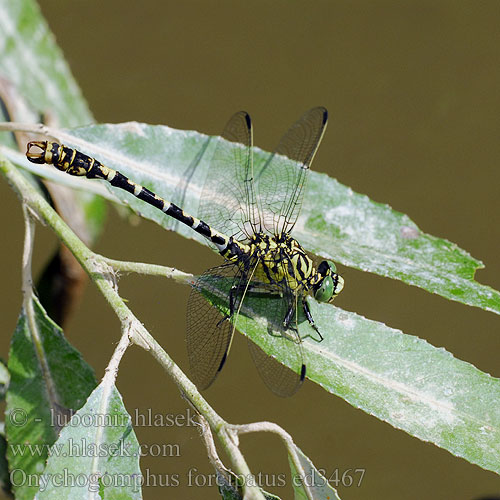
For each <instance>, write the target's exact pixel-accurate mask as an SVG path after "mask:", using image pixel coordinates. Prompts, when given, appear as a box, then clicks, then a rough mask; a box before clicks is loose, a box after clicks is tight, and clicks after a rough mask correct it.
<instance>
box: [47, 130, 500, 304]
mask: <svg viewBox="0 0 500 500" xmlns="http://www.w3.org/2000/svg"><path fill="white" fill-rule="evenodd" d="M61 138H62V139H63V141H64V142H65V143H67V145H69V146H72V147H76V148H78V149H80V150H81V151H82V152H84V153H86V154H89V155H90V156H93V157H96V158H97V159H98V160H99V161H101V162H102V163H104V164H106V165H107V166H109V167H111V168H114V169H117V170H120V171H121V172H122V173H124V174H125V175H127V176H129V177H130V178H131V179H132V180H134V181H135V182H138V183H140V184H142V185H144V186H146V187H147V188H149V189H151V190H153V191H154V192H156V193H157V194H158V195H160V196H162V197H164V198H166V199H167V200H169V201H173V202H174V203H175V202H176V201H177V202H178V200H177V198H178V197H179V190H178V186H179V185H181V184H182V179H183V176H184V175H185V172H191V171H192V170H193V169H194V168H196V175H193V176H192V184H190V185H189V187H188V189H187V190H186V192H185V193H184V194H185V196H184V203H183V206H182V208H183V209H184V210H185V211H186V212H187V213H191V214H193V215H196V212H197V209H198V202H199V197H200V193H201V191H202V187H203V179H204V177H205V175H206V171H207V168H208V164H209V162H210V158H211V156H212V153H213V146H214V144H213V143H214V141H211V143H210V138H209V137H208V136H205V135H203V134H199V133H197V132H186V131H180V130H175V129H171V128H168V127H164V126H151V125H144V124H139V123H125V124H121V125H94V126H89V127H84V128H78V129H75V130H72V131H69V132H67V133H64V134H63V135H62V137H61ZM267 156H268V153H265V152H263V151H261V150H259V149H257V148H256V149H255V151H254V162H255V170H256V172H258V171H259V168H260V167H262V165H263V164H264V162H265V160H266V159H267ZM47 168H53V167H48V166H45V167H42V169H41V172H43V169H47ZM42 175H43V174H42ZM228 175H231V172H229V171H228ZM106 185H107V186H108V188H109V189H110V190H112V192H113V194H114V195H116V197H118V198H119V199H120V200H121V201H122V203H123V204H127V205H130V207H132V209H133V210H134V211H136V212H137V213H138V214H140V215H141V216H143V217H146V218H148V219H151V220H153V221H155V222H157V223H158V224H160V225H162V226H163V227H165V228H169V229H171V228H175V229H176V231H178V232H179V233H181V234H183V235H185V236H186V237H189V238H194V239H197V240H198V241H204V240H203V238H201V237H199V236H198V235H196V234H195V233H194V231H192V230H191V229H189V228H187V227H180V226H181V225H179V224H178V225H176V224H174V223H173V221H172V219H171V218H170V217H168V216H167V215H165V214H163V213H161V212H160V211H159V210H157V209H155V208H153V207H150V206H148V205H146V204H145V203H143V202H141V201H140V200H138V199H136V198H134V197H133V196H132V195H130V194H128V193H125V192H124V191H123V190H120V189H116V188H112V187H110V186H109V185H108V183H106ZM317 200H321V203H318V201H317ZM215 229H217V228H215ZM293 236H294V237H295V238H296V239H297V240H298V241H299V242H300V243H301V244H302V245H303V246H304V248H306V249H307V250H309V251H311V252H313V253H315V254H316V255H319V256H322V257H325V258H329V259H333V260H336V261H337V262H340V263H342V264H344V265H346V266H351V267H354V268H357V269H361V270H363V271H369V272H372V273H375V274H379V275H381V276H386V277H390V278H394V279H398V280H401V281H404V282H405V283H408V284H411V285H415V286H418V287H420V288H423V289H425V290H428V291H430V292H433V293H437V294H439V295H442V296H443V297H446V298H448V299H451V300H456V301H458V302H462V303H464V304H468V305H473V306H476V307H480V308H482V309H486V310H488V311H492V312H495V313H497V314H500V292H498V291H496V290H494V289H492V288H490V287H488V286H486V285H481V284H480V283H477V282H476V281H474V273H475V270H476V269H478V268H480V267H481V266H482V264H481V262H479V261H478V260H476V259H474V258H472V257H471V256H470V255H469V254H468V253H467V252H466V251H465V250H461V249H460V248H458V247H457V246H456V245H455V244H453V243H450V242H449V241H446V240H444V239H441V238H437V237H435V236H430V235H427V234H425V233H423V232H422V231H420V229H418V227H417V226H416V224H415V223H413V222H412V221H411V220H410V219H409V218H408V217H407V216H406V215H403V214H401V213H399V212H396V211H394V210H392V209H391V208H390V207H389V206H387V205H382V204H380V203H375V202H373V201H371V200H370V199H369V198H368V197H367V196H365V195H360V194H357V193H354V192H353V191H352V190H351V189H350V188H348V187H346V186H343V185H342V184H340V183H338V182H337V181H335V180H334V179H330V178H329V177H328V176H327V175H325V174H318V173H316V172H314V171H313V172H311V173H310V175H309V180H308V188H307V190H306V195H305V198H304V204H303V208H302V213H301V216H300V218H299V220H298V223H297V225H296V226H295V229H294V232H293Z"/></svg>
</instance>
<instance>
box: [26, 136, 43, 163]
mask: <svg viewBox="0 0 500 500" xmlns="http://www.w3.org/2000/svg"><path fill="white" fill-rule="evenodd" d="M46 151H47V142H46V141H32V142H28V149H27V151H26V156H27V158H28V160H29V161H30V162H31V163H45V152H46Z"/></svg>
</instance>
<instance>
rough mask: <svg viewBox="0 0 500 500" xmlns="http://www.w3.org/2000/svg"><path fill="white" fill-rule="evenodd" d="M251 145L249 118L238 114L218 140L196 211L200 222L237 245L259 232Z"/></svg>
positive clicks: (243, 113) (233, 117)
mask: <svg viewBox="0 0 500 500" xmlns="http://www.w3.org/2000/svg"><path fill="white" fill-rule="evenodd" d="M252 144H253V138H252V123H251V120H250V116H249V115H248V113H246V112H245V111H240V112H238V113H236V114H234V115H233V116H232V117H231V119H230V120H229V122H228V123H227V125H226V127H225V128H224V131H223V133H222V135H221V137H219V138H218V142H217V145H216V148H215V152H214V155H213V157H212V160H211V163H210V166H209V170H208V173H207V178H206V180H205V185H204V187H203V191H202V196H201V201H200V205H199V210H198V217H199V218H200V219H201V220H203V221H205V222H206V223H207V224H209V225H210V226H212V227H213V228H214V229H216V230H217V231H219V232H221V233H224V234H226V235H227V236H233V237H234V238H235V239H237V240H240V241H245V240H247V239H248V238H249V237H250V236H251V235H252V234H254V232H256V231H257V230H258V228H260V220H259V213H258V207H257V202H256V196H255V187H254V179H253V155H252Z"/></svg>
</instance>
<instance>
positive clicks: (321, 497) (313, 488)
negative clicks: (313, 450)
mask: <svg viewBox="0 0 500 500" xmlns="http://www.w3.org/2000/svg"><path fill="white" fill-rule="evenodd" d="M295 452H296V454H297V457H298V459H299V461H300V465H301V466H302V468H303V469H304V475H302V474H299V472H298V471H297V468H296V467H295V464H294V463H293V460H292V457H291V456H290V455H288V462H289V463H290V469H291V471H292V486H293V491H294V493H295V500H308V496H307V493H306V491H305V488H304V483H305V484H306V485H307V486H308V487H309V491H310V492H311V494H312V499H311V500H340V497H339V496H338V494H337V491H336V490H335V488H332V486H330V484H329V482H328V480H327V479H326V477H325V476H323V474H321V472H320V471H319V470H318V469H316V467H315V466H314V464H313V463H312V462H311V460H310V459H309V458H308V457H307V456H306V455H304V453H302V450H301V449H300V448H299V447H297V446H295Z"/></svg>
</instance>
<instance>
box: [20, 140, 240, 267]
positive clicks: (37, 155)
mask: <svg viewBox="0 0 500 500" xmlns="http://www.w3.org/2000/svg"><path fill="white" fill-rule="evenodd" d="M34 147H38V148H40V150H41V152H40V151H37V152H34V151H32V148H34ZM26 156H27V157H28V160H29V161H31V162H32V163H48V164H49V165H54V166H55V167H56V168H58V169H59V170H61V171H63V172H66V173H67V174H69V175H74V176H86V177H87V178H88V179H104V180H106V181H108V182H109V183H110V184H111V185H112V186H114V187H117V188H120V189H123V190H124V191H127V192H128V193H130V194H132V195H134V196H135V197H136V198H139V199H140V200H142V201H144V202H146V203H148V204H149V205H151V206H153V207H155V208H157V209H158V210H161V211H162V212H164V213H166V214H167V215H170V217H173V218H174V219H176V220H178V221H179V222H182V223H183V224H185V225H186V226H188V227H190V228H192V229H193V230H194V231H196V232H197V233H198V234H201V235H202V236H204V237H205V238H206V239H207V240H209V241H211V242H212V243H213V244H214V245H215V246H216V247H217V249H218V250H219V252H220V253H221V254H222V255H223V256H225V257H226V258H231V257H233V256H234V255H236V253H237V254H238V255H239V254H241V253H245V251H247V247H246V246H245V245H242V244H240V243H239V242H237V241H233V239H232V238H228V237H227V236H225V235H224V234H222V233H219V232H218V231H216V230H214V229H213V228H211V227H210V226H209V225H208V224H207V223H206V222H203V221H202V220H200V219H197V218H196V217H193V216H191V215H189V214H187V213H185V212H184V210H182V209H181V208H180V207H178V206H177V205H175V204H174V203H171V202H170V201H167V200H165V199H163V198H162V197H161V196H158V195H156V194H155V193H153V192H152V191H150V190H149V189H148V188H145V187H144V186H141V185H140V184H137V183H136V182H134V181H132V180H130V179H129V178H128V177H127V176H126V175H123V174H122V173H121V172H119V171H118V170H114V169H112V168H109V167H107V166H106V165H103V164H102V163H101V162H99V161H97V160H96V159H95V158H91V157H90V156H87V155H86V154H84V153H81V152H80V151H77V150H76V149H72V148H68V147H66V146H63V145H62V144H58V143H56V142H50V141H33V142H30V143H28V151H27V153H26Z"/></svg>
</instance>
